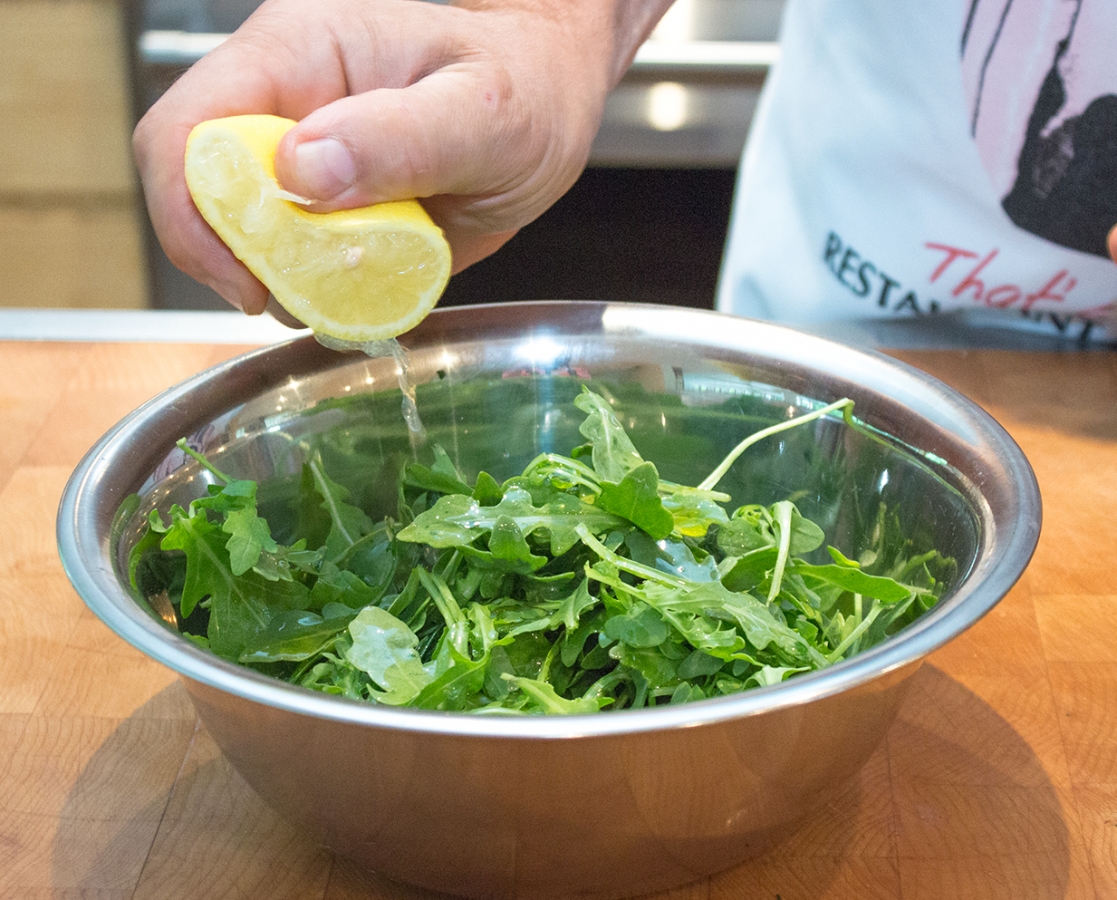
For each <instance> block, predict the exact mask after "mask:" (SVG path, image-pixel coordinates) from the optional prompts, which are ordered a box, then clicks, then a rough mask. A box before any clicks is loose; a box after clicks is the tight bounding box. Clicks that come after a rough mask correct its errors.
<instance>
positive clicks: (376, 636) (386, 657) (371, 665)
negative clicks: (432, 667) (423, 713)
mask: <svg viewBox="0 0 1117 900" xmlns="http://www.w3.org/2000/svg"><path fill="white" fill-rule="evenodd" d="M349 634H350V635H351V636H352V638H353V645H352V646H351V647H350V648H349V649H348V650H347V651H346V653H345V658H346V659H347V660H348V661H349V662H350V663H352V664H353V665H354V666H356V667H357V668H358V669H360V670H361V671H362V672H365V673H367V674H368V676H369V677H370V678H371V679H372V680H373V682H375V684H376V685H377V687H379V688H380V689H381V690H382V691H383V693H380V694H378V695H377V696H376V699H377V700H378V701H379V702H381V703H386V704H388V705H389V706H402V705H403V704H405V703H407V702H408V701H410V700H412V699H413V698H414V697H415V696H416V695H417V694H418V693H419V692H420V691H421V690H422V689H423V688H424V687H426V686H427V685H428V684H430V683H431V681H432V680H433V679H432V678H431V676H430V674H429V673H428V672H427V671H426V670H425V669H424V668H423V661H422V659H421V658H420V657H419V653H418V651H417V650H416V648H417V647H418V646H419V638H418V637H417V636H416V635H415V633H414V632H413V631H412V630H411V629H410V628H408V627H407V625H405V624H404V623H403V622H401V621H400V620H399V619H397V618H396V617H395V616H393V615H392V614H391V613H389V612H388V611H387V610H383V609H381V608H380V607H379V606H366V607H365V608H364V609H362V610H361V611H360V612H359V613H357V615H356V617H355V618H354V619H353V621H351V622H350V623H349Z"/></svg>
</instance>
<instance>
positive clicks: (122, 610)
mask: <svg viewBox="0 0 1117 900" xmlns="http://www.w3.org/2000/svg"><path fill="white" fill-rule="evenodd" d="M559 324H561V325H563V326H565V327H566V328H568V329H570V328H574V329H583V330H588V331H590V332H592V333H597V334H610V333H612V334H626V335H630V336H631V335H637V336H639V335H643V336H646V337H649V338H660V339H673V340H682V341H687V340H699V339H700V340H702V341H703V342H707V341H710V340H712V339H711V337H710V334H711V333H712V334H715V335H716V342H715V345H716V346H717V347H719V348H724V349H725V350H726V352H731V353H736V354H738V355H747V354H748V353H752V354H754V355H757V356H759V357H760V358H761V359H763V360H765V361H767V362H775V363H776V364H777V365H778V364H782V363H795V362H802V361H817V360H820V359H829V360H836V361H838V362H840V363H842V364H843V365H844V366H846V367H848V368H849V369H850V371H851V372H853V373H856V375H857V376H858V377H860V378H861V379H863V380H864V379H868V381H869V383H870V384H871V385H874V386H876V387H877V388H879V389H884V390H887V392H888V394H889V396H891V397H892V398H893V399H895V400H896V401H897V402H899V403H901V404H904V405H906V406H907V407H908V408H910V409H912V410H913V411H916V410H919V411H921V414H922V415H931V416H934V417H935V418H936V421H937V422H938V424H939V425H941V426H942V427H944V428H950V429H953V430H954V433H955V434H963V435H964V437H963V438H962V439H963V440H972V442H973V443H974V445H975V446H980V448H981V449H982V451H983V456H982V459H983V460H985V461H986V462H988V464H989V465H990V466H991V467H992V468H991V470H990V471H988V472H984V473H983V474H984V475H985V476H987V479H988V480H987V482H986V484H987V487H988V488H989V489H991V490H992V491H994V492H995V493H996V495H997V497H998V503H999V504H1007V511H1006V512H1005V513H1004V515H999V516H997V517H996V518H995V517H994V515H993V513H994V511H993V510H991V509H989V508H988V504H987V503H986V504H985V505H986V509H983V510H981V511H980V513H981V516H982V521H983V524H984V525H985V526H986V528H987V529H988V533H987V534H985V535H983V545H985V544H989V543H990V542H992V545H993V546H992V547H989V546H983V547H981V548H979V553H978V558H977V560H976V561H975V565H974V568H973V569H972V571H971V572H970V574H969V576H968V577H967V578H966V580H965V581H964V582H963V583H962V584H961V585H960V586H959V587H958V589H957V590H956V591H955V592H954V593H953V594H952V595H951V596H950V597H949V598H948V599H947V600H946V601H944V602H942V603H940V604H938V605H937V606H936V607H935V608H933V609H932V610H930V611H929V612H927V613H925V614H924V615H923V616H921V617H920V618H919V619H917V620H916V621H915V622H914V623H913V624H912V625H910V626H908V627H907V628H906V629H905V630H904V632H903V634H902V635H901V636H897V637H895V638H893V639H890V640H888V641H885V642H883V643H881V644H879V645H877V646H876V647H873V648H870V649H869V650H867V651H864V652H862V653H859V654H857V655H855V656H853V657H852V658H850V659H848V660H843V661H842V662H839V663H836V664H835V665H833V666H831V667H828V668H826V669H823V670H820V671H816V672H811V673H805V674H803V675H799V676H797V677H795V678H793V679H790V680H788V681H785V682H782V683H781V684H778V685H772V686H768V687H759V688H751V689H749V690H746V691H742V692H740V693H738V694H733V695H729V696H724V697H717V698H709V699H706V700H700V701H692V702H689V703H684V704H677V705H668V706H660V707H655V708H652V709H641V710H618V711H616V712H608V713H606V714H604V715H603V714H601V713H597V714H591V715H577V716H529V717H523V716H496V715H492V716H490V715H475V714H468V713H453V712H438V711H428V710H413V709H399V708H393V707H386V706H380V705H376V704H372V703H367V702H363V701H357V700H349V699H346V698H339V697H334V696H329V695H325V694H321V693H319V692H316V691H312V690H310V689H307V688H301V687H297V686H295V685H290V684H287V683H286V682H282V681H279V680H277V679H273V678H270V677H269V676H266V675H263V674H260V673H257V672H255V671H253V670H250V669H248V668H246V667H241V666H237V665H236V664H234V663H230V662H226V661H225V660H223V659H220V658H219V657H217V656H214V655H213V654H211V653H208V652H207V651H205V650H203V649H201V648H199V647H197V646H195V645H193V644H191V643H190V642H189V641H188V640H187V639H186V638H184V637H181V636H179V635H177V634H176V633H173V632H171V631H170V630H169V629H168V628H166V627H165V626H164V625H162V624H160V623H159V622H158V621H157V620H156V619H155V618H154V617H153V616H152V615H151V614H149V613H147V612H145V611H144V610H143V609H142V608H141V607H140V605H139V604H138V603H136V602H135V601H134V600H133V598H132V597H131V596H129V595H128V594H127V593H126V592H123V591H121V590H120V589H119V584H118V581H117V578H116V574H115V572H114V567H113V563H112V548H111V546H110V535H109V534H108V533H107V530H106V527H105V524H104V515H103V513H102V512H101V509H102V507H103V506H104V504H106V503H113V502H115V503H116V505H117V506H119V504H120V502H122V501H123V499H124V497H123V496H121V495H120V494H121V492H119V491H114V490H113V489H112V488H111V487H110V488H108V489H105V487H104V486H105V485H106V484H110V485H111V483H112V478H111V477H110V476H111V475H112V471H113V467H114V466H119V465H120V462H121V460H122V458H123V457H125V456H126V455H127V451H128V447H129V446H135V442H136V441H138V440H142V439H143V437H144V435H145V433H146V432H147V431H149V430H150V429H151V421H152V420H151V417H152V416H153V415H156V416H158V415H160V414H164V413H167V411H168V410H174V411H175V414H176V415H183V414H184V413H183V410H184V409H186V408H187V407H188V406H190V404H187V403H184V402H183V401H185V400H186V399H187V398H195V397H196V396H197V395H198V394H200V393H201V394H207V395H208V396H209V398H210V402H211V403H214V402H218V401H217V400H216V398H215V395H216V393H217V391H216V388H217V386H219V385H222V384H224V383H225V381H226V380H227V379H229V378H230V377H233V378H236V379H238V380H242V381H243V380H247V381H248V382H250V383H252V384H256V383H262V384H265V386H271V385H272V384H278V380H277V379H279V378H287V377H290V373H291V367H290V366H289V365H288V366H287V367H284V365H281V364H280V363H279V361H284V362H285V363H288V364H290V363H292V362H294V363H295V364H296V366H297V367H301V368H306V367H310V368H309V369H307V371H308V372H309V371H318V370H321V369H322V368H327V369H328V368H330V365H329V362H330V361H331V360H337V359H344V357H343V356H340V355H338V354H336V353H334V352H333V351H326V350H324V348H322V347H320V346H319V345H318V344H317V342H316V341H315V339H314V338H313V336H305V337H296V338H293V339H291V340H288V341H284V342H281V343H278V344H273V345H270V346H266V347H262V348H259V349H255V350H251V351H248V352H246V353H243V354H240V355H238V356H236V357H234V358H232V359H230V360H227V361H225V362H222V363H219V364H217V365H215V366H211V367H209V368H207V369H205V370H204V371H202V372H199V373H198V374H196V375H194V376H191V377H190V378H188V379H186V380H184V381H182V382H180V383H178V384H176V385H174V386H173V387H171V388H168V389H167V390H165V391H163V392H161V393H160V394H158V395H157V396H155V397H154V398H152V399H151V400H149V401H147V402H146V403H144V404H142V405H141V406H139V407H138V408H136V409H135V410H133V411H132V412H131V413H129V414H128V415H127V416H125V417H124V418H123V419H121V420H120V421H119V422H118V423H117V424H116V425H115V426H113V428H111V429H110V430H109V431H108V432H106V434H105V435H104V436H103V437H102V438H101V439H100V440H99V441H98V442H97V443H96V444H95V445H94V446H93V447H92V448H91V449H90V450H89V451H88V452H87V453H86V454H85V456H84V457H83V459H82V460H81V462H80V463H79V464H78V466H77V467H76V468H75V469H74V472H73V474H72V475H71V476H70V479H69V481H68V483H67V485H66V488H65V490H64V492H63V495H62V498H61V502H60V504H59V509H58V516H57V523H56V533H57V540H58V548H59V555H60V557H61V560H62V565H63V569H64V570H65V572H66V574H67V576H68V577H69V579H70V581H71V582H72V584H73V585H74V587H75V588H76V589H77V591H78V593H79V595H80V596H81V597H82V599H83V600H84V602H85V603H86V605H87V606H88V607H89V608H90V609H91V610H92V612H93V613H94V614H95V615H97V616H98V617H99V618H100V619H101V620H102V621H103V622H104V623H105V624H106V625H107V626H108V627H109V628H110V629H111V630H112V631H114V632H115V633H116V634H117V635H118V636H119V637H121V638H122V639H124V640H125V641H127V642H128V643H130V644H132V645H133V646H134V647H136V648H138V649H139V650H141V651H142V652H144V653H145V654H146V655H148V656H150V657H152V658H153V659H155V660H156V661H157V662H160V663H162V664H163V665H166V666H168V667H169V668H171V669H173V670H174V671H176V672H177V673H178V674H179V675H180V676H182V677H183V678H184V679H186V680H187V681H188V682H190V681H192V682H196V683H199V684H201V685H205V686H208V687H210V688H215V689H217V690H219V691H224V692H227V693H229V694H232V695H235V696H237V697H240V698H243V699H246V700H250V701H254V702H256V703H259V704H262V705H264V706H268V707H272V708H275V709H278V710H285V711H288V712H293V713H298V714H300V715H307V716H312V717H315V718H320V719H327V720H332V721H335V722H344V723H350V724H355V725H365V726H373V727H379V728H386V729H398V730H405V731H410V732H418V733H437V734H442V735H446V736H457V737H474V738H502V739H509V738H515V739H566V738H572V737H606V736H616V735H622V734H631V733H636V732H647V731H660V730H668V729H674V728H685V727H693V726H697V725H705V724H713V723H718V722H725V721H727V720H731V719H740V718H745V717H751V716H756V715H760V714H763V713H767V712H772V711H776V710H782V709H787V708H790V707H794V706H798V705H802V704H807V703H811V702H814V701H817V700H820V699H823V698H827V697H830V696H833V695H835V694H838V693H842V692H845V691H848V690H851V689H853V688H855V687H858V686H861V685H864V684H866V683H868V682H871V681H874V680H876V679H879V678H882V677H883V676H885V675H888V674H890V673H896V672H901V671H902V670H905V669H910V670H911V671H914V668H915V667H916V666H917V665H918V663H920V662H921V661H922V660H923V659H924V658H925V657H926V656H927V655H928V654H930V653H931V652H932V651H934V650H935V649H937V648H938V647H940V646H942V645H943V644H945V643H946V642H948V641H949V640H952V639H953V638H954V637H956V636H957V635H959V634H961V633H962V632H963V631H965V630H966V629H968V628H969V627H970V626H971V625H973V624H974V623H975V622H977V621H978V620H979V619H980V618H981V617H982V616H984V615H985V614H986V613H987V612H988V611H989V610H990V609H992V607H993V606H994V605H995V604H996V603H997V602H999V600H1000V599H1001V598H1002V597H1003V596H1004V595H1005V594H1006V593H1007V592H1008V590H1009V589H1010V588H1011V587H1012V586H1013V584H1014V583H1015V582H1016V581H1017V580H1018V578H1019V577H1020V575H1021V574H1022V573H1023V571H1024V569H1025V567H1026V566H1027V564H1028V562H1029V561H1030V559H1031V556H1032V554H1033V552H1034V550H1035V547H1036V544H1037V542H1038V538H1039V530H1040V523H1041V517H1042V513H1041V498H1040V493H1039V487H1038V484H1037V482H1036V478H1035V474H1034V472H1033V471H1032V468H1031V466H1030V464H1029V463H1028V460H1027V458H1026V457H1025V456H1024V453H1023V451H1022V450H1021V448H1020V447H1019V446H1018V445H1017V444H1016V442H1015V441H1014V440H1013V439H1012V437H1011V436H1010V435H1009V434H1008V432H1007V431H1006V430H1005V429H1004V428H1003V427H1002V426H1001V425H1000V424H999V423H998V422H997V421H996V420H995V419H994V418H993V417H992V416H990V415H989V414H988V413H987V412H985V411H984V410H983V409H982V408H981V407H980V406H978V405H977V404H976V403H974V402H973V401H971V400H970V399H968V398H967V397H965V396H964V395H962V394H961V393H959V392H958V391H956V390H955V389H953V388H951V387H949V386H947V385H945V384H944V383H942V382H941V381H939V380H938V379H936V378H934V377H933V376H931V375H929V374H927V373H925V372H922V371H920V370H919V369H916V368H915V367H913V366H910V365H908V364H907V363H904V362H902V361H900V360H896V359H894V358H892V357H889V356H886V355H885V354H883V353H880V352H877V351H875V350H865V349H861V348H855V347H851V346H848V345H845V344H840V343H837V342H834V341H830V340H828V339H825V338H822V337H818V336H816V335H812V334H809V333H807V332H803V331H799V330H797V329H794V328H791V327H789V326H785V325H779V324H775V323H770V322H762V321H757V320H750V319H744V318H741V317H737V316H730V315H727V314H724V313H719V312H711V311H707V310H695V309H689V308H681V307H670V306H658V305H650V304H630V303H621V304H610V303H604V302H597V301H526V302H523V303H514V304H490V305H476V306H468V307H450V308H446V309H440V310H435V311H434V312H433V313H432V314H431V315H430V316H428V317H427V319H426V320H425V321H424V322H423V323H422V324H421V325H420V326H418V327H417V328H416V329H415V330H414V331H412V332H409V333H408V334H407V335H404V336H401V343H403V344H404V345H405V346H408V347H422V346H427V345H428V344H430V343H431V342H436V341H440V340H449V339H451V338H453V337H455V336H457V337H461V336H465V335H469V334H474V335H475V333H476V332H477V331H478V330H479V329H478V325H483V326H485V327H490V328H498V329H500V330H502V331H503V332H504V333H505V334H507V335H517V336H520V337H524V336H526V333H525V332H524V328H525V327H526V328H529V330H531V329H534V331H538V332H551V333H553V332H554V331H555V327H556V325H559ZM534 331H533V333H534ZM703 347H704V348H707V349H708V344H707V343H703ZM277 373H280V374H278V375H277ZM859 383H860V382H859ZM239 405H240V404H239V402H238V403H234V404H227V406H226V408H227V409H231V408H235V407H236V406H239ZM207 409H209V407H207ZM194 415H195V418H198V420H199V421H201V420H202V419H205V420H206V421H212V420H213V419H214V418H215V416H212V415H200V414H194ZM180 433H187V434H188V433H191V432H190V431H182V432H180ZM168 449H169V448H168ZM984 496H985V495H982V502H983V503H985V500H984ZM114 509H115V507H114ZM994 526H995V527H994ZM994 550H995V552H993V551H994Z"/></svg>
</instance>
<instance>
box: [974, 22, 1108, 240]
mask: <svg viewBox="0 0 1117 900" xmlns="http://www.w3.org/2000/svg"><path fill="white" fill-rule="evenodd" d="M1115 46H1117V15H1115V10H1114V5H1113V4H1112V3H1109V2H1106V0H970V6H969V10H968V14H967V17H966V20H965V25H964V27H963V31H962V38H961V59H962V72H963V78H964V81H965V86H966V91H967V96H968V100H969V104H970V126H971V133H972V135H973V137H974V140H975V142H976V143H977V147H978V152H979V153H980V156H981V160H982V163H983V164H984V167H985V169H986V171H987V172H988V173H989V177H990V179H991V181H992V184H993V186H994V189H995V190H996V191H997V196H998V197H999V198H1000V200H1001V206H1002V208H1003V209H1004V211H1005V213H1006V214H1007V215H1008V217H1009V218H1010V219H1011V220H1012V221H1013V222H1014V223H1015V224H1016V225H1017V226H1019V227H1020V228H1023V229H1025V230H1026V231H1029V232H1031V233H1032V234H1035V235H1038V236H1039V237H1042V238H1045V239H1047V240H1049V241H1051V242H1053V243H1056V244H1059V245H1061V246H1063V247H1068V248H1070V249H1073V250H1080V251H1082V252H1085V253H1092V254H1095V255H1098V256H1102V257H1106V258H1108V253H1107V252H1106V243H1105V242H1106V235H1107V234H1108V233H1109V231H1110V229H1111V228H1113V226H1114V225H1115V224H1117V66H1114V64H1113V59H1114V49H1113V48H1114V47H1115Z"/></svg>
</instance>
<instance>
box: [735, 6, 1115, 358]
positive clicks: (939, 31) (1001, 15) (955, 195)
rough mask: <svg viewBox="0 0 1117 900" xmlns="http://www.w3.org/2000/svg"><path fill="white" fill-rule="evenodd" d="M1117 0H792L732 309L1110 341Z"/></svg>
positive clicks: (741, 231)
mask: <svg viewBox="0 0 1117 900" xmlns="http://www.w3.org/2000/svg"><path fill="white" fill-rule="evenodd" d="M1114 225H1117V0H788V6H787V8H786V11H785V15H784V21H783V29H782V34H781V60H780V62H779V64H778V65H777V66H776V68H775V69H774V70H773V72H772V74H771V76H770V77H769V79H768V83H767V84H766V86H765V89H764V95H763V97H762V99H761V102H760V105H759V108H758V111H757V116H756V119H755V120H754V125H753V128H752V131H751V133H750V136H749V142H748V146H747V148H746V151H745V155H744V159H743V161H742V166H741V172H740V178H739V183H738V189H737V195H736V201H735V207H734V214H733V219H732V221H731V224H730V233H729V240H728V244H727V251H726V256H725V260H724V262H723V266H722V272H721V279H720V283H719V292H718V308H719V309H722V310H725V311H729V312H733V313H737V314H739V315H745V316H752V317H757V318H764V319H773V320H778V321H785V322H789V323H791V324H797V325H802V326H807V327H813V328H814V329H815V330H822V331H826V330H827V328H828V327H830V326H833V327H834V328H836V329H838V330H839V334H840V327H839V326H841V325H843V324H844V325H849V324H850V323H860V324H861V325H867V326H868V327H870V328H872V327H873V325H874V324H879V323H881V322H887V321H898V320H907V321H911V320H914V319H922V320H924V321H926V322H932V321H935V322H938V323H950V324H951V325H952V326H953V325H958V326H960V327H962V328H967V327H981V326H987V325H990V324H992V325H993V326H996V327H1005V326H1011V327H1013V328H1024V329H1029V330H1033V331H1036V332H1047V333H1050V334H1058V335H1063V336H1066V337H1070V338H1073V339H1076V340H1083V341H1093V340H1098V339H1100V340H1107V339H1108V340H1112V339H1114V338H1117V328H1115V327H1114V326H1112V325H1110V326H1109V327H1110V328H1111V329H1112V330H1111V331H1109V332H1108V333H1107V330H1106V328H1107V322H1108V321H1109V319H1110V316H1111V315H1112V313H1113V309H1114V307H1115V305H1117V264H1114V263H1113V261H1112V260H1111V259H1110V258H1109V256H1108V254H1107V252H1106V246H1105V239H1106V234H1107V233H1108V231H1109V229H1110V228H1112V227H1113V226H1114Z"/></svg>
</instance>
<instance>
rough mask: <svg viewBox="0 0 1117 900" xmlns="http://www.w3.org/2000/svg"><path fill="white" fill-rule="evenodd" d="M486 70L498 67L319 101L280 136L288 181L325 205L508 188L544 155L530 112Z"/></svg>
mask: <svg viewBox="0 0 1117 900" xmlns="http://www.w3.org/2000/svg"><path fill="white" fill-rule="evenodd" d="M486 80H488V81H496V80H499V76H498V75H496V74H489V73H487V74H486V75H480V74H479V73H468V72H464V71H447V70H442V71H439V72H436V73H434V74H431V75H428V76H426V77H425V78H423V79H421V80H419V81H417V82H415V83H414V84H412V85H410V86H408V87H405V88H391V87H381V88H376V89H373V90H369V91H365V92H364V93H360V94H355V95H353V96H350V97H345V98H342V99H340V100H335V101H334V102H333V103H330V104H328V105H326V106H323V107H321V108H319V109H317V110H315V111H314V112H312V113H311V114H310V115H308V116H307V117H306V118H305V119H303V120H302V121H301V122H299V124H298V125H296V126H295V127H294V128H292V129H291V131H289V132H288V133H287V134H286V135H285V136H284V138H283V141H282V142H281V143H280V146H279V149H278V151H277V153H276V175H277V177H278V178H279V181H280V184H282V185H283V187H284V188H286V189H287V190H290V191H292V192H293V193H296V194H299V195H300V196H303V197H307V198H308V199H310V200H313V201H316V204H317V205H316V207H315V208H316V209H317V210H318V211H326V210H330V209H346V208H351V207H354V206H364V205H367V204H370V203H382V202H384V201H386V200H405V199H413V198H416V197H430V196H434V195H436V194H459V195H462V194H478V195H486V196H492V195H498V194H501V193H503V192H507V191H508V190H509V189H510V188H512V187H513V186H515V185H516V184H518V183H519V182H520V181H521V180H523V179H524V178H528V177H530V175H531V173H532V169H533V168H534V167H535V166H537V165H538V164H539V160H537V159H534V158H532V156H531V147H530V142H531V140H532V135H531V133H530V129H528V128H527V127H526V122H523V123H521V122H520V121H518V120H519V119H522V118H524V117H520V116H517V115H515V114H514V113H513V111H512V110H508V109H505V108H504V107H505V104H506V101H507V100H508V99H509V98H508V96H507V95H508V94H509V91H508V90H507V89H505V88H502V87H501V86H499V85H496V84H485V83H484V82H485V81H486ZM498 159H499V160H500V162H501V165H499V166H498V165H495V163H496V161H497V160H498Z"/></svg>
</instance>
